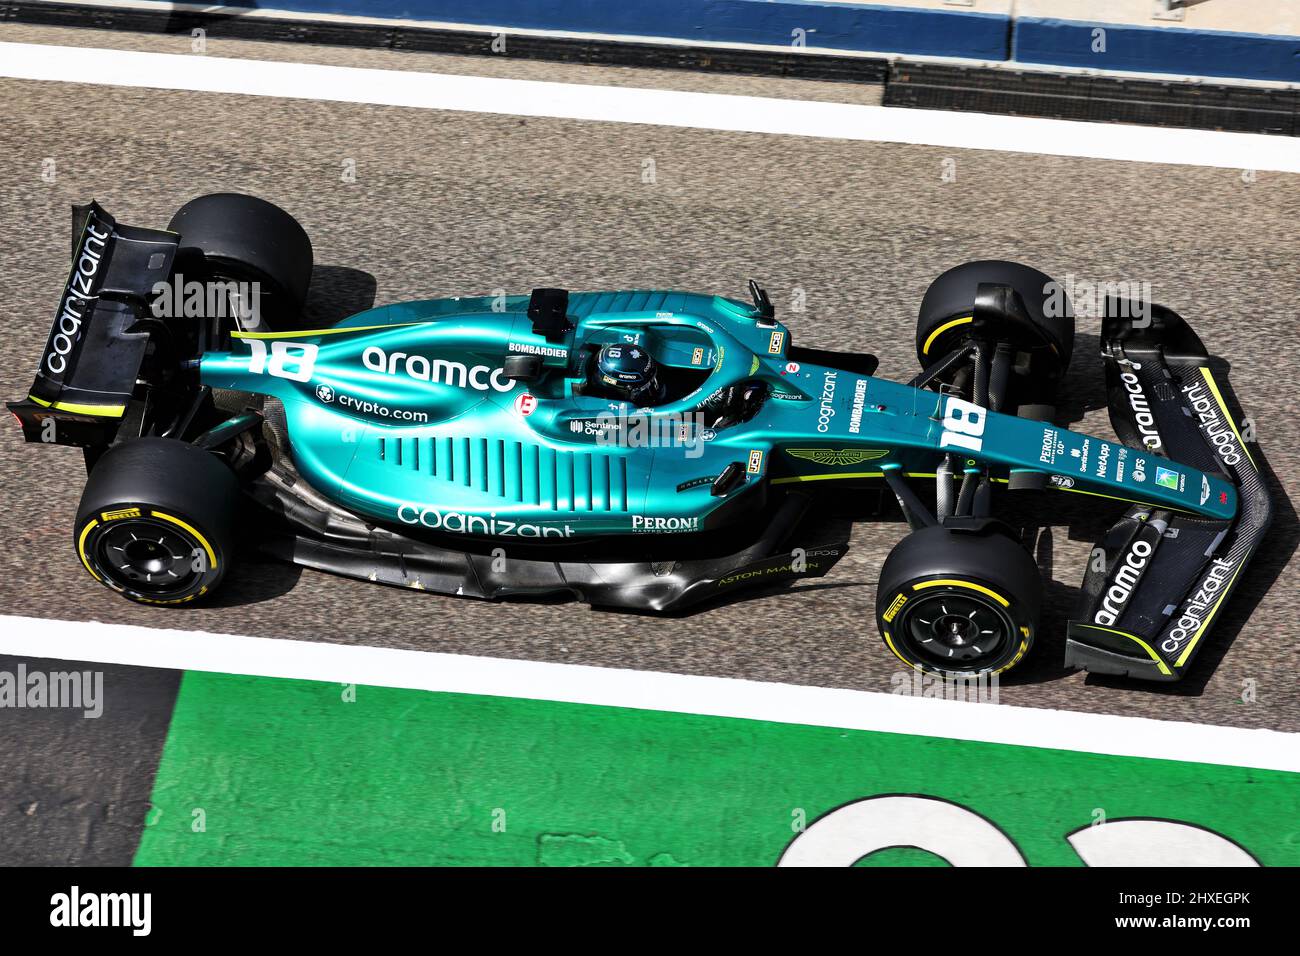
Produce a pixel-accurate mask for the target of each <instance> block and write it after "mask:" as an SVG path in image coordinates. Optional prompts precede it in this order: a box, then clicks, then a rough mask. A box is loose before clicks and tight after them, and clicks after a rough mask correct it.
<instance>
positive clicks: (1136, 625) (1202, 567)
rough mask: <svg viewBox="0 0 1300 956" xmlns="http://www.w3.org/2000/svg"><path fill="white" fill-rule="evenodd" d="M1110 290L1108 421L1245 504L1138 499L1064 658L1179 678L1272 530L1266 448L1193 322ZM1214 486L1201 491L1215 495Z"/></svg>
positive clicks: (1092, 583)
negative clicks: (1187, 509) (1226, 509)
mask: <svg viewBox="0 0 1300 956" xmlns="http://www.w3.org/2000/svg"><path fill="white" fill-rule="evenodd" d="M1134 314H1135V309H1134V308H1133V307H1132V304H1131V303H1120V302H1118V301H1115V300H1112V301H1111V302H1110V303H1109V306H1108V310H1107V318H1106V319H1104V321H1103V325H1102V355H1103V358H1104V360H1105V363H1106V378H1107V391H1108V397H1109V405H1110V415H1111V422H1112V424H1113V425H1114V427H1115V431H1116V434H1117V435H1118V436H1119V437H1120V439H1121V440H1122V441H1124V442H1125V443H1127V444H1130V445H1135V446H1138V447H1146V448H1147V449H1149V450H1151V451H1155V452H1158V453H1160V454H1163V455H1166V456H1168V457H1169V458H1171V459H1172V460H1174V461H1178V462H1181V463H1183V464H1187V465H1190V466H1192V467H1195V468H1198V469H1200V470H1201V471H1204V472H1206V473H1208V474H1211V475H1219V476H1221V477H1223V478H1225V479H1226V480H1228V481H1231V482H1232V483H1233V484H1234V485H1235V486H1236V488H1237V490H1238V494H1239V498H1240V507H1239V510H1238V513H1237V515H1236V517H1235V518H1232V519H1230V520H1222V521H1221V520H1214V519H1209V518H1202V517H1198V516H1194V515H1191V514H1187V513H1184V512H1179V511H1175V510H1172V509H1165V508H1159V507H1154V506H1145V505H1139V506H1135V507H1133V508H1130V509H1129V510H1128V511H1127V512H1126V513H1125V515H1124V517H1123V518H1121V519H1120V521H1119V523H1117V524H1116V525H1115V526H1114V527H1113V528H1112V529H1111V530H1110V532H1109V533H1108V534H1107V535H1106V536H1105V538H1104V539H1103V540H1102V541H1101V542H1100V545H1099V547H1100V549H1101V550H1102V551H1103V552H1104V558H1101V555H1098V554H1097V553H1096V552H1094V555H1095V557H1094V559H1093V560H1091V561H1090V563H1089V567H1088V571H1087V573H1086V574H1085V576H1084V581H1083V588H1082V591H1083V594H1082V599H1081V602H1080V606H1079V608H1078V610H1077V612H1076V614H1075V619H1074V620H1072V621H1070V622H1069V626H1068V634H1067V641H1066V652H1065V662H1066V664H1067V666H1074V667H1081V668H1084V669H1085V670H1088V671H1094V672H1097V673H1102V674H1118V675H1124V676H1130V677H1137V678H1143V679H1147V680H1156V681H1176V680H1179V679H1181V678H1182V676H1183V675H1184V674H1185V673H1186V672H1187V669H1188V667H1190V666H1191V663H1192V660H1193V659H1194V658H1195V656H1196V654H1197V653H1198V652H1199V651H1200V649H1201V648H1202V647H1203V646H1204V645H1205V640H1206V636H1207V634H1208V633H1209V632H1210V629H1211V627H1212V625H1213V624H1214V623H1215V622H1216V621H1217V620H1218V619H1219V617H1220V616H1221V613H1222V607H1223V604H1224V602H1225V601H1226V600H1227V598H1228V596H1229V595H1230V594H1231V593H1232V591H1233V589H1234V588H1235V587H1236V586H1237V584H1238V582H1239V581H1240V580H1241V573H1242V571H1243V569H1244V568H1245V566H1246V564H1247V563H1248V562H1249V561H1250V558H1251V556H1252V555H1253V554H1254V553H1255V551H1256V549H1257V548H1258V546H1259V543H1260V541H1261V539H1262V538H1263V537H1264V534H1265V532H1266V531H1267V529H1268V526H1269V522H1270V520H1271V517H1272V505H1271V503H1270V501H1269V497H1268V491H1267V489H1266V487H1265V484H1264V479H1263V477H1262V475H1261V472H1260V466H1261V464H1262V458H1261V457H1260V452H1259V448H1258V446H1257V445H1254V444H1253V443H1252V442H1248V441H1247V440H1246V439H1245V438H1244V437H1243V435H1242V431H1241V429H1240V428H1239V426H1238V422H1237V421H1236V420H1235V419H1234V418H1233V416H1232V412H1231V411H1230V410H1229V407H1228V401H1227V399H1228V397H1229V396H1231V392H1230V390H1229V389H1228V385H1227V381H1226V378H1219V377H1216V375H1215V374H1214V372H1213V371H1212V370H1211V368H1210V361H1209V357H1208V355H1207V353H1206V351H1205V347H1204V346H1203V345H1202V344H1201V341H1200V339H1199V338H1198V337H1197V336H1196V334H1195V332H1193V331H1192V329H1191V327H1190V326H1189V325H1188V324H1187V323H1186V322H1185V321H1184V320H1183V319H1182V318H1181V317H1180V316H1179V315H1177V314H1176V313H1175V312H1173V311H1171V310H1169V309H1166V308H1164V307H1162V306H1151V312H1150V315H1149V318H1148V319H1146V320H1143V319H1137V318H1132V317H1121V316H1133V315H1134ZM1209 493H1210V492H1209V489H1208V486H1207V487H1206V490H1205V491H1204V492H1203V495H1204V494H1209Z"/></svg>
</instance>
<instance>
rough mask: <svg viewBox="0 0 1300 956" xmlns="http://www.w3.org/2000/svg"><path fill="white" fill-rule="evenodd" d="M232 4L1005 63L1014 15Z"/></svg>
mask: <svg viewBox="0 0 1300 956" xmlns="http://www.w3.org/2000/svg"><path fill="white" fill-rule="evenodd" d="M228 5H230V6H245V7H261V6H264V7H266V8H267V9H275V10H289V11H293V12H299V13H333V14H343V15H348V16H367V17H391V18H401V19H407V20H438V21H445V22H449V23H466V24H474V25H477V26H490V27H491V26H495V27H515V28H522V29H534V30H565V31H570V32H575V33H609V34H617V35H627V36H641V37H665V38H668V37H670V38H673V39H682V40H705V41H715V42H722V43H757V44H765V45H770V46H792V45H793V43H794V40H795V36H796V34H795V31H797V30H802V31H803V32H804V33H803V35H804V41H805V46H807V47H811V48H823V49H837V50H859V51H870V50H876V51H884V52H891V53H915V54H922V55H930V56H960V57H971V58H974V59H981V60H1005V59H1006V58H1007V56H1008V54H1009V52H1010V47H1011V20H1010V18H1009V17H1007V16H1005V15H1002V14H990V13H973V12H966V11H957V10H918V9H912V8H908V7H891V6H882V5H876V4H856V3H823V2H818V0H708V2H705V0H649V2H628V0H472V2H467V0H272V2H268V3H265V4H259V3H256V2H251V0H243V2H241V0H230V2H229V4H228Z"/></svg>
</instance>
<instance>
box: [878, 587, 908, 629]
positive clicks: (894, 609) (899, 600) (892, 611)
mask: <svg viewBox="0 0 1300 956" xmlns="http://www.w3.org/2000/svg"><path fill="white" fill-rule="evenodd" d="M906 603H907V595H906V594H900V595H899V596H898V597H896V598H894V603H893V604H891V605H889V609H888V610H887V611H885V613H884V614H883V615H882V616H883V617H884V619H885V623H886V624H888V623H889V622H890V621H892V620H893V619H894V617H895V616H896V615H897V614H898V612H899V610H900V609H901V608H902V606H903V605H904V604H906Z"/></svg>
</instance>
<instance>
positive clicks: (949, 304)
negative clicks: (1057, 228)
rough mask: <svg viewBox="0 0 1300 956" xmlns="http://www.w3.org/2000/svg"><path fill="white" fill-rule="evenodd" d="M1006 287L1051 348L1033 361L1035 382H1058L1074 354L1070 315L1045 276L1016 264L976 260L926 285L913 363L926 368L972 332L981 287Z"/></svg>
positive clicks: (1059, 293) (1059, 289) (1061, 292)
mask: <svg viewBox="0 0 1300 956" xmlns="http://www.w3.org/2000/svg"><path fill="white" fill-rule="evenodd" d="M982 282H988V283H996V284H998V285H1008V286H1011V288H1012V289H1014V290H1015V291H1016V292H1017V293H1019V295H1020V298H1021V299H1022V300H1024V303H1025V310H1026V311H1027V312H1028V313H1029V317H1030V319H1032V320H1033V322H1034V324H1035V325H1036V326H1037V327H1038V328H1039V329H1040V330H1041V331H1042V332H1043V334H1044V335H1045V336H1046V337H1047V339H1048V341H1049V342H1050V343H1051V345H1052V348H1050V349H1047V350H1040V351H1043V354H1042V355H1034V356H1033V360H1034V363H1035V365H1036V366H1037V367H1036V368H1035V369H1034V374H1035V377H1041V378H1043V379H1052V380H1056V379H1059V378H1060V377H1061V376H1063V375H1064V374H1065V370H1066V369H1067V368H1068V367H1069V365H1070V356H1071V354H1072V353H1073V352H1074V309H1073V307H1072V306H1071V304H1070V301H1069V299H1068V298H1067V297H1066V295H1065V292H1064V289H1063V287H1062V286H1060V285H1058V284H1057V283H1056V282H1054V281H1053V280H1052V279H1051V277H1049V276H1048V275H1047V274H1046V273H1043V272H1039V271H1038V270H1037V269H1031V268H1030V267H1029V266H1025V265H1021V264H1020V263H1018V262H1007V261H1005V260H1002V259H981V260H978V261H976V262H966V263H963V264H961V265H959V266H955V267H953V268H952V269H949V270H948V271H947V272H945V273H943V275H941V276H939V278H937V279H935V280H934V281H933V282H931V283H930V287H929V288H928V289H926V291H925V297H924V298H923V299H922V300H921V311H920V314H919V316H918V318H917V323H916V357H917V359H918V360H919V361H920V363H921V368H923V369H924V368H929V367H930V366H931V365H933V364H934V363H935V362H937V361H939V360H940V359H941V358H943V357H944V356H945V355H947V354H948V353H949V352H951V351H952V350H953V349H954V348H956V347H957V346H958V345H959V344H960V343H961V340H962V338H963V337H964V336H965V335H967V334H969V332H970V330H971V321H970V319H971V316H972V315H973V313H974V308H975V295H976V292H977V291H978V289H979V286H980V283H982Z"/></svg>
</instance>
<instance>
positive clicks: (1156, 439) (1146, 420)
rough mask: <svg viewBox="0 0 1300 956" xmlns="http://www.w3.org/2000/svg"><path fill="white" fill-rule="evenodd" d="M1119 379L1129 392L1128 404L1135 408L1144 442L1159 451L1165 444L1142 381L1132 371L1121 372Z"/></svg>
mask: <svg viewBox="0 0 1300 956" xmlns="http://www.w3.org/2000/svg"><path fill="white" fill-rule="evenodd" d="M1119 380H1120V381H1121V382H1123V383H1124V388H1125V390H1126V391H1127V392H1128V405H1129V408H1131V409H1132V410H1133V420H1134V421H1135V422H1137V427H1138V431H1139V432H1141V433H1142V444H1144V445H1146V446H1147V447H1148V448H1150V449H1151V450H1152V451H1159V450H1160V449H1161V448H1163V447H1164V444H1163V442H1161V440H1160V432H1158V431H1157V430H1156V420H1155V416H1154V415H1152V414H1151V404H1150V403H1149V402H1148V401H1147V396H1146V393H1145V392H1143V391H1142V383H1141V382H1139V381H1138V377H1137V376H1136V375H1134V374H1133V373H1132V372H1120V373H1119Z"/></svg>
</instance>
